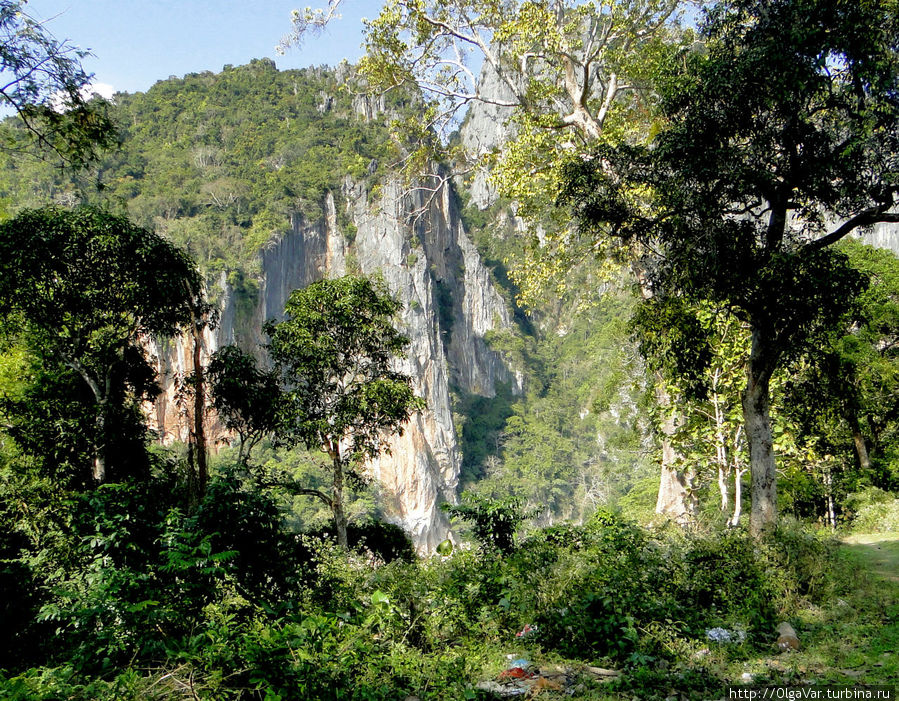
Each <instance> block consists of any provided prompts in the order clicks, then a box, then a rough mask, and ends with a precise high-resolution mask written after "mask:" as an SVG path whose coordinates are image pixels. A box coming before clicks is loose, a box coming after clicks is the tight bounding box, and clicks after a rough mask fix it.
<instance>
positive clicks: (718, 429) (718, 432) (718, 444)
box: [712, 368, 730, 514]
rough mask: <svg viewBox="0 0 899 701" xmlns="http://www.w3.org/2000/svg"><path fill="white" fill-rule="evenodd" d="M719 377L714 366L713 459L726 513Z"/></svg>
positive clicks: (727, 470)
mask: <svg viewBox="0 0 899 701" xmlns="http://www.w3.org/2000/svg"><path fill="white" fill-rule="evenodd" d="M720 377H721V370H720V368H716V369H715V374H714V376H713V377H712V406H713V407H714V409H715V459H716V461H717V463H718V493H719V494H720V495H721V513H722V514H724V513H727V507H728V502H729V500H730V499H729V495H728V493H727V478H728V476H729V475H730V465H729V464H728V462H727V442H726V439H725V437H724V411H723V410H722V408H721V395H719V394H718V380H719V379H720Z"/></svg>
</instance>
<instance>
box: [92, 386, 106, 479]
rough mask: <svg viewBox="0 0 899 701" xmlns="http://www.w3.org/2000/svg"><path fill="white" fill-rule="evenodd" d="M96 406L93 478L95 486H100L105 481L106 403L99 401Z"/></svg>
mask: <svg viewBox="0 0 899 701" xmlns="http://www.w3.org/2000/svg"><path fill="white" fill-rule="evenodd" d="M98 404H99V406H98V407H97V422H96V424H97V440H96V441H95V442H94V468H93V478H94V481H95V482H96V483H97V484H102V483H103V482H105V481H106V402H105V401H102V400H101V401H100V402H99V403H98Z"/></svg>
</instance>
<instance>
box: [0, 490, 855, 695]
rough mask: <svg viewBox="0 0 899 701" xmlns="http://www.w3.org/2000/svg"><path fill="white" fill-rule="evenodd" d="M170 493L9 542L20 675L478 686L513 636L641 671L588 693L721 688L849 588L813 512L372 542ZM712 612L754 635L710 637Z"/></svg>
mask: <svg viewBox="0 0 899 701" xmlns="http://www.w3.org/2000/svg"><path fill="white" fill-rule="evenodd" d="M165 493H166V492H165V490H160V491H159V492H158V493H152V492H148V491H147V490H146V489H141V490H138V489H134V488H130V487H128V486H126V485H116V486H110V487H109V488H108V489H107V488H104V489H103V490H99V491H98V492H97V493H95V494H94V495H93V496H91V497H90V498H89V499H88V500H87V502H85V503H84V504H83V505H82V506H81V507H79V508H80V509H81V511H80V513H81V517H80V518H81V519H82V520H81V521H79V522H78V523H70V524H68V526H67V530H66V533H65V534H58V538H59V539H60V541H61V542H62V541H64V542H65V544H66V547H68V548H71V552H69V553H68V555H67V557H66V559H65V562H63V561H62V560H61V559H60V557H59V555H58V553H56V554H54V553H53V552H41V551H40V550H38V549H36V548H35V545H34V541H32V542H31V544H30V546H29V545H28V544H27V543H23V544H22V545H23V546H24V547H23V549H22V551H21V552H20V555H19V557H7V559H6V560H5V561H4V562H5V563H6V564H5V565H4V566H5V567H7V568H9V567H11V566H12V564H15V565H16V567H18V568H19V570H21V571H19V570H17V572H18V574H19V575H24V576H26V578H27V579H28V581H29V582H31V588H30V589H29V591H28V592H24V593H21V592H20V594H21V596H22V597H23V599H22V604H23V606H26V607H27V609H26V610H27V611H31V612H33V613H34V615H33V616H30V617H29V616H20V617H19V619H17V620H15V621H14V623H15V626H14V627H13V628H8V629H7V630H6V631H5V633H4V635H5V637H6V641H5V645H4V648H5V649H7V650H14V649H17V650H18V653H17V655H14V656H7V657H6V658H5V660H6V661H5V662H4V663H3V664H4V670H3V672H2V676H0V695H2V696H3V697H4V698H13V699H15V698H21V699H56V698H67V699H92V700H93V699H128V698H134V699H138V698H140V699H147V698H148V699H153V698H209V699H260V700H263V701H275V700H277V699H281V700H282V701H283V700H287V699H366V700H372V699H385V700H386V699H397V698H406V697H407V696H414V697H417V698H419V699H421V700H422V701H424V700H426V699H474V698H481V697H484V693H485V692H482V691H479V690H477V689H476V688H475V684H476V683H477V681H478V680H482V679H490V678H492V677H495V676H496V674H498V673H499V671H501V670H502V669H503V667H504V666H505V664H506V655H507V654H512V653H514V654H518V655H523V656H526V657H528V658H529V659H531V660H534V661H554V662H557V663H563V664H565V665H568V666H570V667H572V669H575V668H578V666H579V665H580V666H581V667H582V666H583V665H587V664H590V665H601V666H611V667H615V668H617V669H620V670H622V671H623V672H624V674H623V676H622V677H621V679H620V680H619V681H617V682H615V683H614V684H612V685H611V686H608V685H607V686H603V687H602V688H600V687H598V686H595V685H591V684H590V683H589V682H584V683H583V684H582V685H581V687H580V692H579V693H581V696H583V697H584V698H591V697H592V698H600V697H601V696H602V695H603V694H613V695H616V694H617V695H619V696H624V697H627V696H629V695H630V696H632V695H634V694H636V690H637V689H638V688H639V689H640V690H641V691H640V692H639V697H640V698H652V697H654V696H655V695H658V696H659V697H660V698H666V697H667V695H668V694H669V693H670V691H671V690H672V689H675V690H676V691H678V693H682V694H683V695H685V696H687V697H693V698H704V697H705V695H706V694H708V693H711V690H713V689H720V687H721V684H722V680H723V679H724V678H725V677H726V676H727V673H726V672H723V671H722V669H725V668H724V667H720V665H721V664H726V663H730V662H735V661H740V660H748V659H750V658H751V657H752V655H753V654H757V653H758V652H759V651H764V650H767V649H768V647H769V646H770V643H771V640H772V635H773V630H774V626H775V625H776V624H777V623H778V621H779V620H783V619H792V620H796V616H798V615H799V613H800V612H801V611H803V610H805V609H807V608H808V607H810V606H811V607H815V606H818V607H820V606H825V605H827V602H828V601H831V600H833V599H834V597H835V596H836V595H837V593H838V592H839V591H841V587H843V588H845V587H844V585H845V582H843V581H842V580H841V577H840V574H839V573H840V572H844V571H846V568H845V567H844V566H842V565H841V564H840V560H839V557H840V555H839V554H838V552H837V550H836V546H835V545H834V544H833V543H829V542H827V541H823V540H820V539H818V538H816V537H814V536H811V535H808V534H807V533H805V532H804V531H803V530H802V529H801V528H800V527H798V526H792V527H789V528H783V529H781V530H779V531H777V532H775V533H774V534H772V535H771V536H769V537H768V538H767V539H765V540H762V541H756V540H753V539H751V538H749V537H748V536H747V535H745V534H743V533H740V532H728V533H726V534H715V535H695V534H694V535H684V534H679V533H666V532H662V533H653V532H651V531H647V530H645V529H642V528H640V527H638V526H636V525H634V524H631V523H629V522H627V521H625V520H623V519H622V518H621V517H620V516H618V515H616V514H613V513H610V512H605V511H600V512H598V513H597V514H595V515H594V516H593V517H592V519H591V520H590V521H589V522H588V523H586V524H585V525H583V526H572V525H563V526H556V527H553V528H548V529H543V530H538V531H534V532H532V533H530V534H529V535H527V536H526V537H520V538H517V539H516V538H510V537H509V534H507V533H506V534H501V535H502V539H501V540H500V543H501V544H502V548H500V547H497V544H496V542H495V541H494V535H495V534H493V533H492V531H491V529H490V528H487V529H481V530H480V531H478V532H479V533H480V534H481V542H480V544H478V545H476V546H475V547H472V548H456V550H455V552H453V553H452V554H451V555H449V556H447V557H442V556H434V557H431V558H426V559H415V558H410V557H409V556H408V554H407V551H405V550H404V549H403V548H401V547H400V548H398V547H397V545H396V534H395V533H386V532H385V531H384V529H383V526H378V527H373V526H371V527H364V526H360V529H358V530H357V531H356V533H358V534H362V533H363V532H364V531H366V528H367V530H368V531H369V532H370V535H369V536H368V537H367V539H365V540H366V545H364V546H363V545H359V546H357V547H356V548H355V549H352V550H351V551H349V552H346V551H343V550H340V549H338V548H336V547H335V546H334V545H332V544H331V541H330V539H329V538H328V537H327V534H310V535H305V536H304V535H300V534H290V533H288V532H286V531H285V530H284V529H283V528H282V527H281V526H280V523H279V520H278V516H277V510H276V509H274V506H273V504H272V502H271V501H270V499H269V498H268V497H267V496H266V495H265V494H264V493H260V492H258V491H257V490H255V489H254V488H253V487H252V485H249V484H247V483H245V482H243V481H241V480H240V479H239V478H237V477H236V476H235V475H233V474H230V475H229V474H225V475H223V476H222V477H220V478H219V480H218V481H217V482H216V483H215V484H214V485H212V486H211V488H210V490H209V494H210V497H209V499H208V500H207V501H206V502H204V503H203V504H201V505H200V506H199V508H197V509H196V510H194V511H193V512H192V513H190V514H188V513H186V512H185V511H184V510H182V509H181V508H180V507H179V506H177V505H167V504H166V503H165V499H164V494H165ZM154 500H155V501H154ZM488 506H489V505H488ZM485 508H486V507H485ZM490 513H493V512H490ZM473 517H477V513H474V516H473ZM493 521H494V522H495V525H496V524H499V525H497V526H496V527H499V528H503V527H505V526H504V525H503V524H505V523H506V521H505V520H497V519H493ZM513 521H514V519H513ZM9 525H10V524H9V522H8V521H7V527H8V526H9ZM513 528H514V526H513ZM10 533H11V531H9V530H7V535H8V536H9V538H7V540H9V539H10V538H11V537H12V536H11V535H10ZM63 535H64V537H63ZM357 538H358V539H359V540H360V541H362V540H363V538H362V536H361V535H358V536H357ZM379 543H383V546H380V545H379ZM29 547H30V550H29ZM444 552H445V550H444ZM398 554H399V555H400V556H398ZM7 555H9V553H8V552H7ZM13 593H15V592H13ZM26 594H27V595H26ZM12 604H13V605H12V606H9V607H8V609H9V610H14V609H15V606H14V604H15V602H12ZM713 628H722V629H725V630H728V631H733V632H734V634H735V635H737V633H736V632H737V631H740V635H741V636H745V639H743V638H742V637H741V640H743V641H742V642H740V643H737V644H734V645H731V646H727V647H726V648H725V646H721V645H716V644H713V643H710V641H709V639H708V631H709V630H710V629H713ZM26 645H27V647H23V646H26ZM710 660H714V661H715V664H719V667H717V668H716V667H715V666H714V665H712V664H711V663H710ZM479 695H480V696H479Z"/></svg>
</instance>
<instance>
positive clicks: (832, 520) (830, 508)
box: [824, 462, 837, 531]
mask: <svg viewBox="0 0 899 701" xmlns="http://www.w3.org/2000/svg"><path fill="white" fill-rule="evenodd" d="M824 490H825V495H826V497H827V525H828V526H830V530H832V531H835V530H836V528H837V512H836V507H835V505H834V501H833V470H832V468H831V465H830V463H829V462H828V463H826V465H825V467H824Z"/></svg>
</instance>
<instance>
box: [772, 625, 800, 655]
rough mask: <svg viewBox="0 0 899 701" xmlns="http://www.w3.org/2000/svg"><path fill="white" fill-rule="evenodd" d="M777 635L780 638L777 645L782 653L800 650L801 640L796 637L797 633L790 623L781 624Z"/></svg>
mask: <svg viewBox="0 0 899 701" xmlns="http://www.w3.org/2000/svg"><path fill="white" fill-rule="evenodd" d="M777 635H778V637H777V642H776V643H775V645H776V646H777V649H778V650H780V651H781V652H787V651H789V650H798V649H799V638H798V637H797V636H796V631H795V630H794V628H793V626H791V625H790V624H789V623H787V622H783V623H780V624H779V625H778V626H777Z"/></svg>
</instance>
